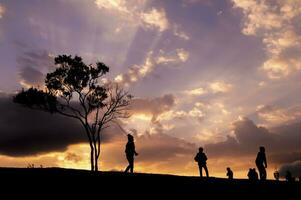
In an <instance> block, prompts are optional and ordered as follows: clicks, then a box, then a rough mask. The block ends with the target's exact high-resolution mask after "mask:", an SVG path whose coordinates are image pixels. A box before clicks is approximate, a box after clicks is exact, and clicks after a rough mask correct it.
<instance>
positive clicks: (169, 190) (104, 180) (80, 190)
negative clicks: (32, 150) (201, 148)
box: [0, 168, 301, 199]
mask: <svg viewBox="0 0 301 200" xmlns="http://www.w3.org/2000/svg"><path fill="white" fill-rule="evenodd" d="M0 181H1V187H0V190H1V193H2V196H3V195H4V194H5V195H10V196H11V197H13V196H15V195H17V196H22V197H24V198H25V197H26V199H27V198H28V197H31V198H37V197H39V199H53V198H58V199H61V198H62V197H63V196H69V197H70V198H71V196H73V197H80V196H84V197H86V198H88V197H89V196H90V195H91V194H93V195H96V196H98V197H97V198H96V199H107V198H101V197H119V198H118V199H120V198H124V199H129V198H130V197H133V198H137V197H138V198H137V199H149V198H150V197H152V198H153V197H163V196H164V197H174V196H175V197H187V198H185V199H202V197H206V199H208V196H209V197H217V196H218V197H222V198H223V199H229V197H232V198H233V199H251V198H253V199H255V198H258V199H261V197H263V196H267V197H269V198H268V199H273V198H274V199H275V198H276V199H278V198H277V197H279V198H280V197H283V196H285V197H286V198H285V199H290V197H294V199H295V198H296V197H297V199H299V197H300V193H301V183H300V182H295V183H287V182H284V181H279V182H277V181H271V180H268V181H265V182H260V181H257V182H250V181H249V180H245V179H235V180H232V181H229V180H227V179H222V178H208V179H207V178H204V179H200V178H199V177H183V176H172V175H158V174H139V173H138V174H133V175H132V174H124V173H120V172H98V173H92V172H90V171H85V170H73V169H60V168H43V169H39V168H34V169H20V168H0ZM86 198H85V199H86ZM0 199H2V198H1V197H0ZM5 199H11V198H5ZM68 199H69V198H68ZM114 199H115V198H114ZM168 199H170V198H168ZM203 199H204V198H203Z"/></svg>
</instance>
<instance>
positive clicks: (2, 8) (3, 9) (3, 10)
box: [0, 4, 5, 19]
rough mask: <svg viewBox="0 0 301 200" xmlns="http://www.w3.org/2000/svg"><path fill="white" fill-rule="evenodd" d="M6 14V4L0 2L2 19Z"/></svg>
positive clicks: (0, 16)
mask: <svg viewBox="0 0 301 200" xmlns="http://www.w3.org/2000/svg"><path fill="white" fill-rule="evenodd" d="M4 14H5V7H4V5H2V4H0V19H1V18H3V16H4Z"/></svg>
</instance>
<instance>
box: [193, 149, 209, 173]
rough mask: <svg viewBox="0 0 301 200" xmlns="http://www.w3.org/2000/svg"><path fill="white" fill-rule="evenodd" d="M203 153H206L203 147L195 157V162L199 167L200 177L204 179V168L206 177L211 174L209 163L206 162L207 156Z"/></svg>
mask: <svg viewBox="0 0 301 200" xmlns="http://www.w3.org/2000/svg"><path fill="white" fill-rule="evenodd" d="M203 151H204V149H203V148H202V147H200V148H199V152H198V153H197V154H196V156H195V157H194V160H195V162H197V163H198V165H199V170H200V177H203V171H202V169H203V168H204V170H205V173H206V176H207V177H209V172H208V168H207V162H206V161H207V156H206V154H205V153H204V152H203Z"/></svg>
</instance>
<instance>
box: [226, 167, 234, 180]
mask: <svg viewBox="0 0 301 200" xmlns="http://www.w3.org/2000/svg"><path fill="white" fill-rule="evenodd" d="M227 176H228V179H230V180H232V179H233V171H232V170H231V169H230V167H227Z"/></svg>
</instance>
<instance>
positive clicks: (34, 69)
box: [16, 46, 54, 88]
mask: <svg viewBox="0 0 301 200" xmlns="http://www.w3.org/2000/svg"><path fill="white" fill-rule="evenodd" d="M20 49H21V50H20V51H21V52H20V53H19V54H18V55H17V58H16V61H17V67H18V68H19V73H18V75H19V79H20V80H19V82H20V84H21V85H22V86H23V87H26V88H28V87H32V86H35V87H38V86H39V87H43V86H44V79H45V74H46V73H48V72H49V70H51V69H53V68H54V59H53V55H51V54H50V53H49V52H47V51H46V50H38V49H28V47H27V46H20Z"/></svg>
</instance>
